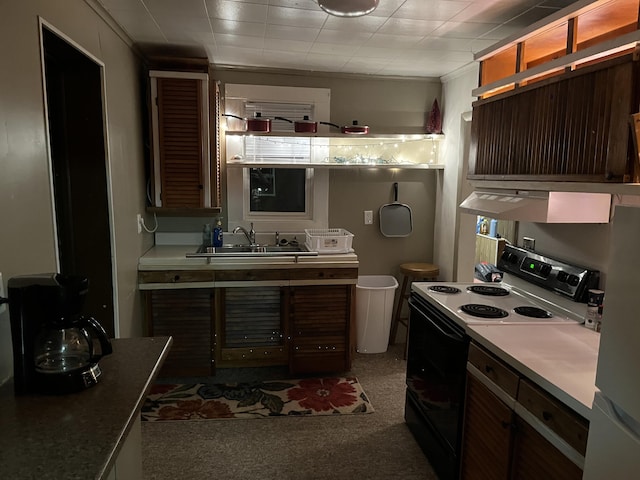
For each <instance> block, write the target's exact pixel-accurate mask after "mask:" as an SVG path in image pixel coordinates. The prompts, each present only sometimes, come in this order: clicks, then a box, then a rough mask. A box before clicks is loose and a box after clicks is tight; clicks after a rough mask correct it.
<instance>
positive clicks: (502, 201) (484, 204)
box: [460, 190, 611, 223]
mask: <svg viewBox="0 0 640 480" xmlns="http://www.w3.org/2000/svg"><path fill="white" fill-rule="evenodd" d="M460 210H462V211H463V212H465V213H471V214H474V215H484V216H487V217H489V218H495V219H498V220H518V221H524V222H533V223H608V222H609V218H610V216H609V214H610V211H611V195H610V194H608V193H585V192H544V191H537V190H536V191H533V190H529V191H523V190H484V191H475V192H473V193H472V194H471V195H469V197H467V199H466V200H464V201H463V202H462V203H461V204H460Z"/></svg>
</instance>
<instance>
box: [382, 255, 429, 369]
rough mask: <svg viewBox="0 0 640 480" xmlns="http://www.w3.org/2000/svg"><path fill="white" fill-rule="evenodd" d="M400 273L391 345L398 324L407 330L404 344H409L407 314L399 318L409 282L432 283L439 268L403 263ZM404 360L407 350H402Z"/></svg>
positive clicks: (408, 294) (406, 296)
mask: <svg viewBox="0 0 640 480" xmlns="http://www.w3.org/2000/svg"><path fill="white" fill-rule="evenodd" d="M400 273H402V275H404V278H403V280H402V287H401V288H400V296H399V297H398V305H397V306H396V313H395V315H394V316H393V321H392V322H391V335H390V336H389V344H393V343H395V341H396V334H397V333H398V324H402V325H404V326H405V327H406V329H407V334H406V337H405V342H406V344H407V345H408V344H409V314H407V316H406V317H401V316H400V315H401V313H402V307H403V305H404V302H405V300H407V299H408V298H409V297H410V296H411V289H409V291H408V292H407V285H409V281H411V282H414V281H416V280H428V281H434V280H437V279H438V275H440V268H439V267H438V266H437V265H433V264H432V263H403V264H401V265H400ZM404 358H405V359H406V358H407V348H406V347H405V350H404Z"/></svg>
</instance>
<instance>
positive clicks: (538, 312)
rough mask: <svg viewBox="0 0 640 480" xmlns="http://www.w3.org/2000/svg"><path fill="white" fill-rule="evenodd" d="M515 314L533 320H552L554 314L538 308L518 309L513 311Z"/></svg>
mask: <svg viewBox="0 0 640 480" xmlns="http://www.w3.org/2000/svg"><path fill="white" fill-rule="evenodd" d="M513 311H514V312H516V313H519V314H520V315H524V316H525V317H533V318H551V317H553V314H552V313H551V312H547V311H546V310H544V309H542V308H538V307H516V308H514V309H513Z"/></svg>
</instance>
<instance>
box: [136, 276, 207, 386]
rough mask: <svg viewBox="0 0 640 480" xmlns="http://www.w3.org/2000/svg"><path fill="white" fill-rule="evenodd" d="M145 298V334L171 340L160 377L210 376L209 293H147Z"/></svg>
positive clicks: (201, 291)
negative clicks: (147, 326) (166, 336)
mask: <svg viewBox="0 0 640 480" xmlns="http://www.w3.org/2000/svg"><path fill="white" fill-rule="evenodd" d="M146 296H147V321H148V325H149V330H150V331H149V334H150V335H171V336H172V337H173V345H172V346H171V350H170V351H169V354H168V355H167V359H166V360H165V362H164V365H163V367H162V371H161V374H160V375H161V376H164V377H169V376H175V377H177V376H208V375H212V374H213V368H212V365H213V364H212V347H213V290H212V289H206V288H203V289H180V290H149V291H147V292H146Z"/></svg>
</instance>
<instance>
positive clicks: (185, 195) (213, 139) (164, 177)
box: [150, 71, 219, 209]
mask: <svg viewBox="0 0 640 480" xmlns="http://www.w3.org/2000/svg"><path fill="white" fill-rule="evenodd" d="M150 81H151V137H152V145H153V148H152V150H153V164H152V167H153V168H152V170H153V181H152V182H151V185H152V187H153V188H152V195H153V205H154V207H160V208H162V209H196V208H212V207H217V206H218V203H219V202H218V200H219V198H218V187H219V175H218V168H217V166H218V161H217V159H218V155H219V148H218V135H217V131H216V129H217V127H218V124H217V122H216V116H215V115H216V112H218V109H219V94H218V87H217V84H214V85H213V88H212V89H210V86H209V78H208V74H206V73H190V72H167V71H151V72H150ZM210 92H211V93H210ZM210 109H211V110H212V113H213V115H211V116H210V114H209V112H210ZM210 117H211V120H210ZM211 132H212V133H213V134H210V133H211Z"/></svg>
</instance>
